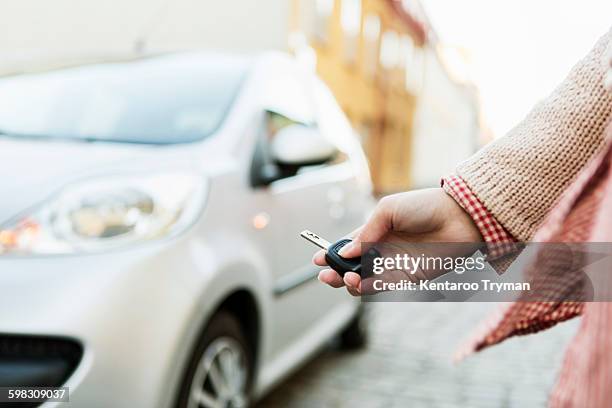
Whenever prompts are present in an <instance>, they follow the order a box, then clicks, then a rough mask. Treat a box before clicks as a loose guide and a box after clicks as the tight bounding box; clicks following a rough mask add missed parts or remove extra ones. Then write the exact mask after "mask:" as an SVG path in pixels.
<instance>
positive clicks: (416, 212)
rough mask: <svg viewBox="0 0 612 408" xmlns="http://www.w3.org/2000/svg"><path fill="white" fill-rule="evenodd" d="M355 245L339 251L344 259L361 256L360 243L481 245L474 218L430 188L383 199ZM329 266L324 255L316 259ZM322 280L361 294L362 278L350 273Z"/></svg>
mask: <svg viewBox="0 0 612 408" xmlns="http://www.w3.org/2000/svg"><path fill="white" fill-rule="evenodd" d="M349 238H351V239H352V240H353V242H351V243H349V244H347V245H346V246H345V247H344V248H342V249H341V250H340V255H341V256H343V257H345V258H352V257H358V256H360V255H361V243H364V242H371V243H372V242H376V243H391V244H402V243H425V242H481V241H482V235H481V234H480V232H479V231H478V228H477V227H476V225H475V224H474V221H473V220H472V218H471V217H470V216H469V215H468V214H467V213H466V212H465V211H464V210H463V209H462V208H461V206H459V204H457V202H455V200H454V199H453V198H452V197H450V196H449V195H448V194H446V193H445V192H444V190H442V189H441V188H431V189H423V190H416V191H410V192H407V193H400V194H394V195H390V196H387V197H384V198H383V199H382V200H380V202H379V203H378V205H377V206H376V208H375V210H374V212H373V214H372V216H371V217H370V219H369V220H368V221H367V222H366V224H365V225H363V226H362V227H360V228H359V229H357V230H356V231H354V232H353V233H351V234H350V235H349ZM313 262H314V263H315V264H317V265H319V266H327V263H326V262H325V252H324V251H322V250H321V251H319V252H317V253H316V254H315V256H314V257H313ZM319 280H320V281H321V282H323V283H326V284H328V285H330V286H332V287H334V288H340V287H342V286H346V288H347V290H348V292H349V293H350V294H351V295H353V296H359V295H360V294H361V277H360V276H359V275H358V274H357V273H354V272H347V273H346V274H345V275H344V278H342V277H341V276H340V275H339V274H338V273H337V272H336V271H334V270H332V269H324V270H322V271H321V272H319Z"/></svg>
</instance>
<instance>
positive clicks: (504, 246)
mask: <svg viewBox="0 0 612 408" xmlns="http://www.w3.org/2000/svg"><path fill="white" fill-rule="evenodd" d="M440 185H441V187H442V188H443V189H444V191H445V192H446V193H447V194H448V195H450V196H451V197H452V198H453V199H454V200H455V201H456V202H457V204H459V205H460V206H461V208H463V209H464V210H465V212H467V213H468V215H469V216H470V217H471V218H472V220H474V224H476V227H477V228H478V231H480V234H481V235H482V237H483V239H484V241H485V243H486V244H487V252H488V254H487V255H488V258H489V260H493V259H496V258H500V257H502V256H504V255H506V254H508V253H511V252H514V251H515V250H516V245H515V243H516V240H515V239H514V237H513V236H512V235H511V234H510V233H509V232H508V231H506V229H505V228H504V227H503V226H502V225H501V224H500V223H499V221H497V219H496V218H495V217H494V216H493V215H492V214H491V212H490V211H489V210H488V209H487V208H486V207H485V205H484V204H483V203H482V201H480V200H479V199H478V198H477V197H476V195H475V194H474V193H473V192H472V190H471V189H470V188H469V186H468V185H467V183H466V182H465V181H464V180H463V179H462V178H461V177H459V176H454V175H451V176H447V177H444V178H442V180H441V181H440Z"/></svg>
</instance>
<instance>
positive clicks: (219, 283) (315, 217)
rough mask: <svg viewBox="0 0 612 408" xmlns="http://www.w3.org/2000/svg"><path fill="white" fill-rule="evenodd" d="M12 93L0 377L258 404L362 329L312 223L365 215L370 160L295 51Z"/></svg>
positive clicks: (82, 401) (98, 396) (194, 57)
mask: <svg viewBox="0 0 612 408" xmlns="http://www.w3.org/2000/svg"><path fill="white" fill-rule="evenodd" d="M0 95H1V97H2V103H1V104H0V163H1V164H2V169H3V171H2V174H3V177H2V178H1V179H0V197H2V200H0V291H1V292H0V386H50V387H55V386H62V385H64V386H67V387H68V388H69V397H70V404H71V406H74V407H88V408H90V407H170V406H180V407H242V406H247V405H249V404H250V403H253V402H254V401H256V400H257V398H259V397H261V396H262V395H263V394H264V393H265V392H266V391H268V390H270V389H271V387H272V386H274V385H275V384H276V383H278V382H279V381H280V380H281V379H282V378H283V377H284V376H286V375H287V374H288V373H290V372H291V370H292V369H294V368H296V367H297V366H298V365H299V364H300V363H301V362H303V361H304V360H305V359H307V358H308V357H309V356H311V355H312V354H313V353H314V352H315V351H316V350H317V349H318V348H319V347H320V346H321V345H323V344H324V343H325V342H327V341H328V340H329V339H330V338H332V337H334V336H336V335H338V334H341V338H342V341H343V342H344V344H345V345H347V346H358V345H360V344H362V343H363V341H364V332H363V325H362V324H360V323H361V320H362V317H361V316H362V314H361V313H360V310H361V308H360V305H359V302H358V301H357V302H356V301H355V300H354V299H351V297H350V296H346V294H345V293H343V292H341V291H335V290H332V289H330V288H327V287H325V286H324V285H320V284H318V283H317V281H316V273H317V269H316V268H315V267H313V266H312V264H311V256H312V253H313V248H312V247H311V246H310V245H308V244H307V243H305V242H303V241H302V240H301V239H300V238H299V236H298V234H299V232H300V231H301V230H303V229H306V228H310V229H313V230H315V231H317V232H319V233H321V234H322V235H323V236H325V237H328V238H329V239H337V238H340V237H341V235H342V234H344V233H346V232H347V231H350V230H352V229H353V228H355V227H356V226H358V225H359V224H361V223H362V222H363V220H364V218H365V216H366V214H367V213H368V212H369V210H370V209H371V206H372V198H371V184H370V177H369V172H368V167H367V163H366V159H365V156H364V154H363V151H362V149H361V147H360V144H359V142H358V140H357V139H356V138H355V136H354V133H353V131H352V129H351V127H350V124H349V123H348V121H347V119H346V118H345V116H344V115H343V113H342V111H341V109H340V108H339V107H338V105H337V103H336V101H335V100H334V98H333V96H332V94H331V93H330V91H329V90H328V88H327V87H326V86H325V85H324V84H323V82H322V81H321V80H319V79H318V78H317V77H316V75H315V74H314V73H312V72H310V71H309V70H308V69H305V68H303V67H302V66H301V65H300V64H298V63H297V62H296V61H295V60H294V59H293V58H292V57H290V56H288V55H285V54H282V53H268V54H265V55H260V56H257V57H246V56H235V55H227V54H220V53H208V52H194V53H176V54H160V55H151V56H146V57H140V58H133V59H121V60H117V59H114V60H111V61H104V62H97V63H87V64H81V65H76V66H70V67H63V68H56V69H47V70H45V71H35V72H29V73H21V74H18V75H12V76H5V77H2V78H0ZM57 404H58V403H57V402H50V401H47V402H46V403H45V406H55V405H57Z"/></svg>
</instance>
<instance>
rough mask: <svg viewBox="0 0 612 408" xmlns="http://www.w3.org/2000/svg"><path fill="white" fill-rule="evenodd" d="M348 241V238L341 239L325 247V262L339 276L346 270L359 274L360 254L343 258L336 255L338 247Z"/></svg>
mask: <svg viewBox="0 0 612 408" xmlns="http://www.w3.org/2000/svg"><path fill="white" fill-rule="evenodd" d="M349 242H351V240H350V239H348V238H344V239H341V240H340V241H337V242H335V243H333V244H332V245H331V246H330V247H329V248H327V253H326V254H325V261H326V262H327V264H328V265H329V266H330V267H331V268H332V269H333V270H335V271H336V272H338V273H339V274H340V275H341V276H344V274H345V273H347V272H355V273H357V274H361V257H360V256H359V257H355V258H343V257H341V256H340V255H338V252H339V251H340V249H341V248H342V247H343V246H345V245H346V244H348V243H349Z"/></svg>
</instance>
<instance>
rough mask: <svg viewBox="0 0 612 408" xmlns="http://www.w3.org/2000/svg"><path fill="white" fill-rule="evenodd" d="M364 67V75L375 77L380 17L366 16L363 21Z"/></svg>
mask: <svg viewBox="0 0 612 408" xmlns="http://www.w3.org/2000/svg"><path fill="white" fill-rule="evenodd" d="M363 40H364V47H365V50H364V54H365V55H364V58H365V61H364V67H365V71H366V74H367V75H369V76H372V77H373V76H375V75H376V71H377V69H378V49H379V40H380V17H378V16H377V15H375V14H368V15H367V16H365V18H364V19H363Z"/></svg>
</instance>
